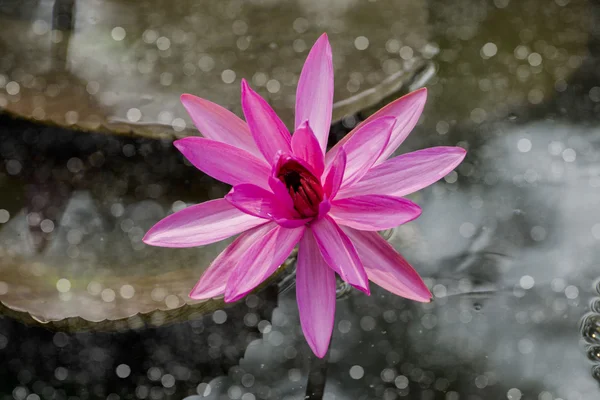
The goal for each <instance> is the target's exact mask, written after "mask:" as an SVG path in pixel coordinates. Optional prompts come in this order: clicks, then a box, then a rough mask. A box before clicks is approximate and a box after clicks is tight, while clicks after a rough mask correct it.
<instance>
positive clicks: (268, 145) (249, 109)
mask: <svg viewBox="0 0 600 400" xmlns="http://www.w3.org/2000/svg"><path fill="white" fill-rule="evenodd" d="M242 110H243V111H244V116H245V117H246V122H247V123H248V127H250V132H252V137H254V141H255V142H256V145H257V146H258V148H259V150H260V151H261V153H262V154H263V155H264V156H265V158H266V159H267V161H268V162H272V160H273V159H274V158H275V155H276V154H277V152H278V151H280V150H281V151H283V152H284V153H291V151H292V148H291V146H290V142H291V140H292V138H291V135H290V132H289V131H288V130H287V128H286V127H285V125H284V124H283V122H281V119H279V117H278V116H277V114H275V111H273V109H272V108H271V106H270V105H269V104H268V103H267V102H266V101H265V100H264V99H263V98H262V97H260V95H259V94H258V93H256V92H255V91H254V90H252V89H251V88H250V86H248V83H247V82H246V80H245V79H242Z"/></svg>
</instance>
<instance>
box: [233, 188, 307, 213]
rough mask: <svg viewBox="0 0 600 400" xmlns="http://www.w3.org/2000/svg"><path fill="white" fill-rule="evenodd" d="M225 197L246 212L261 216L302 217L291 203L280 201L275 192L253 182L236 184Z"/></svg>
mask: <svg viewBox="0 0 600 400" xmlns="http://www.w3.org/2000/svg"><path fill="white" fill-rule="evenodd" d="M288 197H289V196H288ZM225 199H226V200H227V201H229V202H230V203H231V204H233V205H234V206H235V207H237V208H239V209H240V210H241V211H243V212H245V213H246V214H250V215H254V216H256V217H260V218H265V219H272V220H276V219H282V218H285V219H292V218H299V217H300V216H299V215H298V213H297V212H296V211H295V210H294V208H293V207H289V203H286V202H281V201H279V200H278V199H277V197H275V195H274V194H273V193H271V192H269V191H268V190H265V189H263V188H261V187H258V186H256V185H253V184H251V183H242V184H240V185H236V186H234V187H233V188H232V189H231V191H230V192H229V193H228V194H227V195H226V196H225Z"/></svg>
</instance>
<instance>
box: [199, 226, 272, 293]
mask: <svg viewBox="0 0 600 400" xmlns="http://www.w3.org/2000/svg"><path fill="white" fill-rule="evenodd" d="M271 229H272V225H271V224H269V223H266V224H263V225H260V226H257V227H255V228H252V229H250V230H248V231H246V232H244V233H242V234H241V235H240V236H239V237H238V238H237V239H235V241H234V242H233V243H231V244H230V245H229V246H227V248H226V249H225V250H223V251H222V252H221V254H219V256H218V257H217V258H215V260H214V261H213V262H212V263H211V264H210V267H208V269H207V270H206V271H205V272H204V273H203V274H202V276H201V277H200V280H199V281H198V283H196V286H194V288H193V289H192V292H191V293H190V297H191V298H192V299H195V300H204V299H210V298H213V297H217V296H221V295H222V294H223V293H225V285H226V284H227V280H228V279H229V276H230V275H231V272H232V271H233V268H234V267H235V266H236V265H237V263H238V262H239V260H240V259H241V258H242V256H243V255H244V253H245V252H246V251H247V250H248V248H249V247H250V246H251V245H252V244H254V242H256V241H257V240H258V239H260V238H262V237H263V236H264V235H265V234H266V233H267V232H269V231H270V230H271Z"/></svg>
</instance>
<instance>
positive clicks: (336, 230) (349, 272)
mask: <svg viewBox="0 0 600 400" xmlns="http://www.w3.org/2000/svg"><path fill="white" fill-rule="evenodd" d="M310 228H311V229H312V232H313V234H314V236H315V239H316V241H317V244H318V245H319V250H321V255H322V256H323V258H324V259H325V262H327V265H329V267H330V268H331V269H333V270H334V271H335V272H337V273H338V275H339V276H340V277H341V278H342V279H343V280H344V281H346V282H348V283H349V284H351V285H352V286H354V287H356V288H357V289H360V290H362V291H363V292H365V293H366V294H369V293H370V292H369V281H368V278H367V274H366V272H365V269H364V268H363V264H362V262H361V261H360V258H359V257H358V253H357V252H356V249H355V248H354V245H353V244H352V242H351V241H350V239H348V236H346V235H345V234H344V232H342V230H341V229H340V227H339V226H338V225H337V224H336V223H335V222H334V221H333V220H332V219H331V217H329V216H326V217H324V218H322V219H319V220H316V221H314V222H313V223H312V224H311V226H310Z"/></svg>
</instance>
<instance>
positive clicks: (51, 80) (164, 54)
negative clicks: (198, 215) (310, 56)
mask: <svg viewBox="0 0 600 400" xmlns="http://www.w3.org/2000/svg"><path fill="white" fill-rule="evenodd" d="M27 3H28V5H27V7H24V6H20V5H17V4H12V7H10V5H9V6H6V7H4V8H0V11H1V12H3V13H2V14H0V21H2V29H0V49H1V50H2V53H3V54H4V55H5V56H4V57H5V61H4V62H2V63H0V76H2V78H1V79H0V81H1V82H2V83H3V84H2V85H0V86H1V87H2V88H4V89H5V90H3V91H2V93H1V96H0V105H1V106H2V107H3V108H5V109H7V110H9V111H10V112H12V113H15V114H17V115H21V116H25V117H27V118H33V119H36V120H40V121H51V122H54V123H57V124H60V125H67V126H75V127H80V128H84V129H92V130H98V129H100V130H109V131H117V132H129V131H134V132H136V133H138V134H142V135H150V136H153V137H164V136H165V135H169V136H171V137H172V135H173V134H176V135H182V134H186V133H192V132H193V131H194V129H193V128H192V125H191V121H190V120H189V118H188V116H187V115H186V113H185V111H184V109H183V107H181V106H180V104H179V96H180V94H181V93H182V92H184V91H185V92H190V93H194V94H198V95H201V96H204V97H207V98H209V99H210V100H212V101H214V102H217V103H219V104H222V105H224V106H225V107H228V108H230V109H232V110H234V111H236V112H237V113H241V108H240V102H239V93H240V89H239V82H240V80H241V78H246V79H248V80H249V81H251V82H252V84H253V85H254V86H255V87H256V88H258V90H259V91H260V92H261V94H262V95H264V96H265V97H266V98H267V99H268V100H269V101H270V102H271V103H272V104H273V106H274V108H275V110H276V111H277V113H278V115H280V116H281V117H282V119H283V120H284V121H285V122H287V123H291V121H293V106H294V96H295V88H296V83H297V79H298V76H299V73H300V70H301V67H302V64H303V62H304V58H305V57H306V54H307V51H308V48H309V47H310V43H312V42H314V40H315V39H316V38H317V37H318V36H319V35H320V34H321V33H322V32H324V31H326V32H328V33H329V34H330V40H331V43H332V47H333V49H334V58H335V62H334V67H335V68H336V70H335V74H336V86H335V100H336V101H337V102H338V103H337V104H336V106H334V113H335V115H334V119H335V120H337V119H341V117H342V116H343V115H345V114H349V113H354V112H356V111H358V110H360V109H363V108H364V107H366V106H370V105H373V104H374V103H375V102H378V101H379V100H381V99H382V98H383V97H385V96H388V95H390V94H392V93H395V92H396V91H398V90H399V89H400V88H402V87H403V86H404V84H405V82H406V81H407V80H409V79H410V78H411V77H412V76H413V75H414V74H415V73H416V72H417V71H418V70H419V69H420V68H421V67H422V66H423V65H424V63H425V61H426V59H428V58H431V57H432V56H433V55H435V53H436V47H435V46H433V45H431V44H430V43H428V37H429V31H430V28H429V26H428V25H427V10H426V8H425V4H424V3H415V2H410V1H396V2H392V3H390V4H383V2H364V1H355V2H352V5H351V3H349V2H339V1H327V2H323V1H314V0H295V1H279V0H277V1H249V2H239V1H237V0H227V1H223V0H216V1H205V2H203V3H202V4H200V3H197V2H194V1H189V0H186V1H179V2H177V4H176V5H174V4H173V3H172V2H169V1H164V0H144V1H136V2H127V1H122V0H111V1H102V2H98V1H95V0H79V1H77V2H75V0H58V1H53V0H39V1H31V0H28V2H27ZM272 21H277V24H272V23H271V22H272ZM381 24H384V25H385V26H389V27H390V28H391V30H381V29H379V27H380V26H381ZM365 35H366V36H365ZM400 49H403V52H402V53H400V52H399V51H400ZM186 128H187V130H186Z"/></svg>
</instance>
